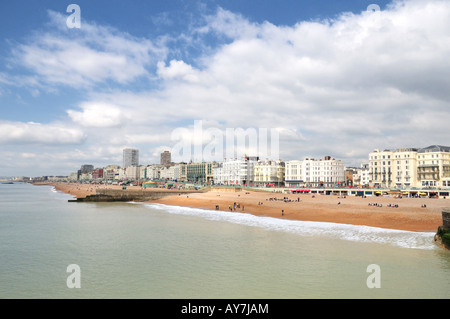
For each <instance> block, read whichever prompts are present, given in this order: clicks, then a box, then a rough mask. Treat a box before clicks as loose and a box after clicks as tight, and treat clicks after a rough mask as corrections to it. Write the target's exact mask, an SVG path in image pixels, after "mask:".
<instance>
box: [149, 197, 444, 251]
mask: <svg viewBox="0 0 450 319" xmlns="http://www.w3.org/2000/svg"><path fill="white" fill-rule="evenodd" d="M144 205H145V206H147V207H150V208H153V209H158V210H163V211H165V212H168V213H171V214H178V215H189V216H198V217H201V218H204V219H207V220H213V221H223V222H230V223H235V224H240V225H246V226H252V227H259V228H263V229H267V230H275V231H284V232H289V233H295V234H298V235H301V236H319V235H320V236H322V237H329V238H334V239H341V240H348V241H355V242H367V243H379V244H388V245H393V246H397V247H403V248H414V249H427V250H431V249H436V245H435V244H434V243H433V237H434V235H435V233H432V232H412V231H402V230H393V229H385V228H377V227H369V226H357V225H348V224H337V223H327V222H309V221H299V220H289V219H281V218H273V217H264V216H255V215H252V214H244V213H239V212H226V211H215V210H205V209H198V208H190V207H182V206H169V205H163V204H144Z"/></svg>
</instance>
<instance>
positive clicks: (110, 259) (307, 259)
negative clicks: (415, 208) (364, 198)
mask: <svg viewBox="0 0 450 319" xmlns="http://www.w3.org/2000/svg"><path fill="white" fill-rule="evenodd" d="M69 199H72V196H70V195H68V194H64V193H61V192H58V191H56V190H55V189H54V188H53V187H51V186H34V185H31V184H27V183H14V184H0V298H1V299H18V298H19V299H41V298H45V299H60V298H64V299H77V298H82V299H85V298H88V299H104V298H107V299H109V298H113V299H128V298H133V299H180V298H181V299H203V298H207V299H211V298H217V299H227V298H230V299H241V298H242V299H418V298H419V299H448V298H449V297H450V251H447V250H444V249H442V248H440V247H438V246H436V245H435V244H434V243H433V237H434V234H435V233H434V232H409V231H397V230H387V229H381V228H373V227H364V226H352V225H343V224H333V223H318V222H303V221H293V220H284V219H278V218H269V217H257V216H253V215H250V214H245V213H237V212H222V211H214V210H211V211H209V210H202V209H195V208H186V207H178V206H165V205H159V204H151V203H137V202H130V203H74V202H68V200H69Z"/></svg>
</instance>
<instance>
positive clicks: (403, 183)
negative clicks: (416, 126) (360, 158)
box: [369, 145, 450, 189]
mask: <svg viewBox="0 0 450 319" xmlns="http://www.w3.org/2000/svg"><path fill="white" fill-rule="evenodd" d="M369 170H370V177H371V185H372V186H374V187H383V188H396V189H409V188H413V187H415V188H422V187H423V188H448V187H449V186H450V147H448V146H441V145H431V146H428V147H424V148H400V149H395V150H384V151H380V150H377V149H376V150H374V151H373V152H371V153H370V154H369Z"/></svg>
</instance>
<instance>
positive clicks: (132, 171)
mask: <svg viewBox="0 0 450 319" xmlns="http://www.w3.org/2000/svg"><path fill="white" fill-rule="evenodd" d="M139 173H140V168H139V166H128V167H127V168H126V169H125V175H126V179H127V180H130V181H137V180H139V179H140V175H139Z"/></svg>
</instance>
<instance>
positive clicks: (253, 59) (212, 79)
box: [0, 0, 450, 166]
mask: <svg viewBox="0 0 450 319" xmlns="http://www.w3.org/2000/svg"><path fill="white" fill-rule="evenodd" d="M449 16H450V3H449V2H448V1H440V0H410V1H395V2H393V3H391V4H390V5H388V6H387V7H386V8H385V9H383V10H381V11H379V12H366V11H363V12H361V13H358V14H356V13H344V14H341V15H339V16H337V17H335V18H333V19H324V20H320V21H319V20H317V21H300V22H298V23H297V24H295V25H291V26H279V25H274V24H272V23H270V22H269V21H267V22H263V23H255V22H251V21H250V20H249V19H248V18H246V17H244V16H242V15H241V14H237V13H233V12H230V11H227V10H224V9H222V8H219V9H218V10H217V11H216V12H215V13H214V14H212V15H208V16H206V17H201V19H199V20H200V21H202V22H203V24H201V25H199V23H197V24H194V25H195V27H192V28H188V29H186V32H185V33H183V34H182V35H180V38H181V37H183V38H184V39H188V40H186V41H184V42H183V41H181V40H180V41H178V42H177V41H176V39H174V37H173V33H172V34H171V35H170V36H168V38H170V41H172V42H171V43H172V44H176V45H177V46H176V47H170V46H164V45H161V44H159V43H161V42H158V41H156V40H155V39H141V38H135V37H133V36H132V35H129V34H126V33H122V32H120V31H119V30H116V29H113V28H110V27H104V26H98V25H96V24H94V23H89V22H87V23H83V25H82V28H81V29H80V30H78V33H70V32H69V31H68V30H67V28H62V27H61V29H57V31H52V32H46V33H44V34H42V35H41V37H40V38H37V37H34V38H33V41H31V42H29V43H26V44H23V45H22V46H20V50H18V53H19V54H18V60H19V61H22V62H23V63H24V65H25V66H26V67H27V68H29V69H30V70H32V71H33V72H34V73H33V74H32V77H30V79H33V81H35V82H30V85H32V84H33V83H40V80H44V82H46V83H50V84H55V85H57V84H58V85H59V84H63V85H69V86H71V87H74V88H80V92H81V91H84V90H85V88H90V86H91V85H94V87H95V88H96V89H95V90H90V91H89V94H88V95H86V96H83V97H82V98H83V101H84V102H80V103H78V104H77V105H78V106H79V109H69V110H67V113H66V114H67V120H68V122H67V124H68V125H67V127H77V129H76V131H77V132H80V133H81V132H88V133H89V146H90V147H98V148H100V147H101V148H102V149H106V147H107V145H108V144H110V145H112V146H111V147H113V148H114V149H115V150H118V152H119V153H120V148H121V147H122V146H124V145H129V144H133V146H135V147H139V148H140V149H143V150H145V152H142V153H143V156H145V157H146V158H148V159H149V160H151V159H153V160H154V161H155V162H158V161H159V158H158V157H155V154H157V153H158V150H159V149H160V147H161V145H164V146H166V147H173V146H174V144H175V142H176V141H173V140H171V135H172V134H173V132H174V131H175V130H176V129H177V128H186V129H187V131H186V132H190V131H191V129H192V125H193V124H194V121H195V120H202V121H203V123H204V129H205V130H207V129H209V128H211V129H218V130H221V131H224V130H225V129H226V128H242V129H244V130H245V129H247V128H255V129H259V128H267V129H271V128H278V130H279V133H280V134H279V136H280V156H281V159H283V160H290V159H301V158H304V157H306V156H308V157H314V156H315V157H323V156H324V155H330V156H333V157H336V158H340V159H343V160H344V161H345V162H346V164H347V165H353V166H358V163H360V162H362V161H367V156H368V153H369V152H370V151H372V150H373V149H374V148H381V149H383V148H392V147H423V146H427V145H431V144H442V145H448V144H449V142H448V137H447V136H446V135H445V134H441V133H442V132H445V130H446V126H447V123H449V122H450V113H449V112H448V110H449V105H448V101H449V100H450V91H449V90H448V87H450V76H449V75H450V60H449V59H448V56H450V46H449V45H448V43H449V42H448V41H447V40H448V38H449V36H450V20H449V19H448V17H449ZM53 17H54V21H52V23H56V22H55V21H59V20H58V19H61V18H62V17H61V16H59V15H57V14H54V13H53ZM62 23H63V24H64V25H65V20H64V21H62ZM72 31H73V30H72ZM168 32H169V31H168ZM161 38H164V35H162V36H161ZM170 41H168V42H166V44H167V43H169V42H170ZM183 45H184V46H183ZM191 47H197V48H202V49H203V48H208V49H206V50H204V51H202V50H198V51H199V52H201V53H200V55H197V56H195V57H193V56H192V55H191V54H192V51H190V50H189V49H190V48H191ZM39 57H44V58H45V59H40V58H39ZM168 57H170V58H168ZM174 57H176V58H174ZM77 58H78V60H77ZM2 78H3V79H7V78H8V77H6V76H3V77H2ZM141 78H145V79H146V80H148V82H145V84H143V85H140V86H139V89H135V88H134V84H137V83H139V84H141V82H139V81H138V80H139V79H141ZM30 81H31V80H30ZM108 82H114V83H116V84H120V86H114V87H113V88H111V87H110V86H109V85H105V86H102V85H101V84H108ZM130 84H131V85H130ZM147 84H150V85H148V86H147ZM36 85H37V84H36ZM40 89H41V88H40ZM279 128H282V129H279ZM75 136H77V135H76V134H75ZM81 136H83V135H82V134H81ZM2 138H3V139H5V138H4V137H2ZM185 138H189V135H188V134H187V133H186V136H185ZM73 139H74V140H82V138H81V137H78V139H77V138H73ZM0 140H1V138H0ZM8 140H11V136H9V137H8ZM207 142H208V141H206V143H207ZM202 143H203V144H204V143H205V141H202ZM197 144H200V143H197ZM197 144H196V145H197ZM85 150H86V149H85V148H83V150H82V152H85ZM86 154H88V153H86ZM101 154H103V155H101ZM101 154H100V153H99V156H101V157H102V158H107V155H108V154H110V153H109V152H106V151H105V152H104V153H101ZM118 156H119V157H120V154H119V155H118ZM83 158H84V157H83Z"/></svg>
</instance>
